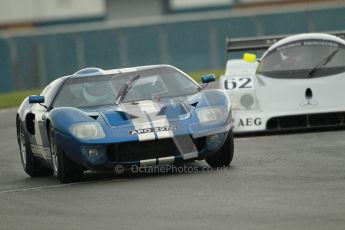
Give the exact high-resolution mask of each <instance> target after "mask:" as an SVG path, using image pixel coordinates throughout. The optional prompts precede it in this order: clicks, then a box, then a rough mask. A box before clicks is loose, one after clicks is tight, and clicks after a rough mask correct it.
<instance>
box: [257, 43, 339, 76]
mask: <svg viewBox="0 0 345 230" xmlns="http://www.w3.org/2000/svg"><path fill="white" fill-rule="evenodd" d="M310 71H313V77H322V76H329V75H333V74H338V73H341V72H344V71H345V47H344V45H343V44H340V43H337V42H334V41H326V40H303V41H297V42H292V43H288V44H285V45H283V46H280V47H277V48H276V49H274V50H272V51H270V52H269V53H267V54H266V55H265V56H264V57H263V58H262V60H261V63H260V64H259V67H258V71H257V73H258V74H261V75H265V76H268V77H274V78H306V77H310V74H309V73H310Z"/></svg>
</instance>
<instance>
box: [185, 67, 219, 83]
mask: <svg viewBox="0 0 345 230" xmlns="http://www.w3.org/2000/svg"><path fill="white" fill-rule="evenodd" d="M211 73H213V74H215V75H216V79H217V80H219V77H220V76H221V75H223V74H224V70H219V69H218V70H205V71H198V72H191V73H188V74H189V76H191V77H192V78H193V79H194V80H195V81H197V82H200V81H201V77H202V76H205V75H207V74H211Z"/></svg>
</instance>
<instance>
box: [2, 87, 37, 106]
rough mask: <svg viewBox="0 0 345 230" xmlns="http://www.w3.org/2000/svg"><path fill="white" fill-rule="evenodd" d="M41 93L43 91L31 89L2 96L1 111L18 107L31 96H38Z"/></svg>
mask: <svg viewBox="0 0 345 230" xmlns="http://www.w3.org/2000/svg"><path fill="white" fill-rule="evenodd" d="M41 91H42V90H41V89H30V90H21V91H15V92H11V93H3V94H0V109H3V108H10V107H18V106H19V105H20V103H22V101H23V100H24V98H26V97H27V96H30V95H38V94H40V92H41Z"/></svg>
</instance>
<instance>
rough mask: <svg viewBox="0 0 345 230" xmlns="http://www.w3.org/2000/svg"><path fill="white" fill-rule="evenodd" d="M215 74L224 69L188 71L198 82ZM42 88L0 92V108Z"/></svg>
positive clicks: (13, 105) (8, 105) (14, 103)
mask: <svg viewBox="0 0 345 230" xmlns="http://www.w3.org/2000/svg"><path fill="white" fill-rule="evenodd" d="M211 73H213V74H215V75H216V78H217V80H218V79H219V77H220V76H221V75H222V74H224V70H205V71H198V72H191V73H188V74H189V75H190V76H191V77H192V78H193V79H194V80H196V81H197V82H200V80H201V77H202V76H205V75H207V74H211ZM41 91H42V90H41V89H30V90H21V91H15V92H11V93H3V94H0V109H3V108H10V107H18V106H19V105H20V103H22V101H23V100H24V98H26V97H27V96H30V95H38V94H39V93H40V92H41Z"/></svg>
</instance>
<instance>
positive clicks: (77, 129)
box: [70, 122, 105, 140]
mask: <svg viewBox="0 0 345 230" xmlns="http://www.w3.org/2000/svg"><path fill="white" fill-rule="evenodd" d="M70 132H71V133H72V134H73V135H74V136H75V137H76V138H79V139H82V140H87V139H100V138H104V137H105V134H104V131H103V129H102V126H101V125H100V124H99V123H97V122H85V123H79V124H74V125H71V127H70Z"/></svg>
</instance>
